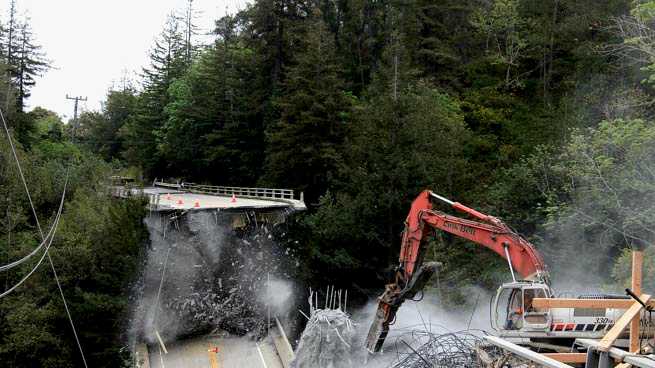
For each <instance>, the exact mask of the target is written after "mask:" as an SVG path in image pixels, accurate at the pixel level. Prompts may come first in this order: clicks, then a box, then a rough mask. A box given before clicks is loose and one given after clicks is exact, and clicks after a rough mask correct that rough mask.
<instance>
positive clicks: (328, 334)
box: [291, 309, 355, 368]
mask: <svg viewBox="0 0 655 368" xmlns="http://www.w3.org/2000/svg"><path fill="white" fill-rule="evenodd" d="M354 335H355V329H354V326H353V322H352V321H351V320H350V317H349V316H348V315H347V314H346V313H345V312H343V311H342V310H340V309H316V310H314V312H313V313H312V315H311V317H310V320H309V321H308V322H307V327H305V330H304V331H303V333H302V335H301V337H300V343H299V344H298V349H297V351H296V358H295V360H294V361H293V363H292V364H291V367H292V368H347V367H353V366H354V364H353V361H352V360H353V358H352V346H353V340H354Z"/></svg>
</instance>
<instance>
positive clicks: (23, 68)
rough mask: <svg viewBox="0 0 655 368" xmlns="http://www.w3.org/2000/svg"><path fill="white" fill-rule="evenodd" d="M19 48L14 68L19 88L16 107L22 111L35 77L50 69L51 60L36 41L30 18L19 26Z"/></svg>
mask: <svg viewBox="0 0 655 368" xmlns="http://www.w3.org/2000/svg"><path fill="white" fill-rule="evenodd" d="M18 31H19V33H18V36H17V39H18V49H17V50H16V58H15V60H16V65H14V66H13V68H12V69H13V70H14V85H15V87H16V89H17V90H18V96H17V97H16V108H17V109H18V110H19V111H22V110H23V108H24V106H25V100H26V99H27V98H29V97H30V89H31V88H32V87H33V86H34V84H35V83H36V82H35V80H34V78H35V77H37V76H40V75H41V74H42V73H43V72H45V71H46V70H48V68H49V62H48V61H47V60H46V58H45V54H44V53H43V52H42V50H41V46H39V45H37V44H36V43H35V41H34V34H33V33H32V29H31V27H30V24H29V19H25V21H24V22H23V23H21V24H20V26H19V28H18Z"/></svg>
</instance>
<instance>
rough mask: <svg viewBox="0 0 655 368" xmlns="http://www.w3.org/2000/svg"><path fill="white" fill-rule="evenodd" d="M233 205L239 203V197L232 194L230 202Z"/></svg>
mask: <svg viewBox="0 0 655 368" xmlns="http://www.w3.org/2000/svg"><path fill="white" fill-rule="evenodd" d="M230 202H232V203H237V196H236V195H234V193H232V199H231V200H230Z"/></svg>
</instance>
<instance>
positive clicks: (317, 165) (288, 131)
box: [265, 18, 355, 203]
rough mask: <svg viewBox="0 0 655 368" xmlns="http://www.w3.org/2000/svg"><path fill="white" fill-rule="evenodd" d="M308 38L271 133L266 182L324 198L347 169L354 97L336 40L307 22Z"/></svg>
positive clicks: (319, 23) (289, 76)
mask: <svg viewBox="0 0 655 368" xmlns="http://www.w3.org/2000/svg"><path fill="white" fill-rule="evenodd" d="M306 26H307V30H311V32H309V31H308V32H307V33H308V35H307V37H305V39H304V40H302V41H300V42H303V43H304V45H303V46H302V48H303V50H304V51H303V52H302V53H300V54H299V55H298V56H297V58H296V64H295V65H293V66H292V67H289V68H288V70H287V73H286V81H285V82H284V84H283V87H282V88H283V94H282V96H280V97H279V98H277V99H276V100H275V102H274V103H275V105H276V107H277V109H278V110H279V111H280V119H279V120H278V121H277V122H276V123H275V124H272V125H271V126H269V127H268V129H267V146H268V150H267V152H266V153H267V156H266V173H265V178H266V179H265V180H267V181H269V182H271V183H273V184H274V185H278V186H287V187H291V188H294V189H297V190H300V191H302V192H304V193H305V198H306V199H307V201H309V203H314V202H315V201H316V200H317V199H318V197H319V196H320V195H322V194H324V192H325V190H326V189H327V186H328V183H329V182H330V181H331V180H332V179H333V178H334V177H335V176H336V171H337V167H338V165H339V164H340V163H341V154H340V151H341V148H342V142H343V139H344V136H345V133H346V131H347V129H348V126H349V123H350V115H351V106H352V105H353V104H354V103H355V99H354V97H353V96H352V94H350V93H348V92H346V91H344V88H345V83H344V81H343V79H342V78H341V76H340V73H339V65H338V60H337V55H336V50H335V47H334V39H333V36H332V35H331V34H330V33H329V32H328V30H327V27H326V26H325V24H324V23H323V21H322V20H321V19H320V18H319V19H310V20H307V25H306Z"/></svg>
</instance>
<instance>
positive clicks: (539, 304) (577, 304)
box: [532, 294, 639, 309]
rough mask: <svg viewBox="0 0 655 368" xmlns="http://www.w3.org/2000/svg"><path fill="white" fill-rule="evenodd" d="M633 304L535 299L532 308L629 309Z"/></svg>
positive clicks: (631, 301) (614, 300) (611, 300)
mask: <svg viewBox="0 0 655 368" xmlns="http://www.w3.org/2000/svg"><path fill="white" fill-rule="evenodd" d="M637 295H639V294H637ZM633 302H634V300H632V299H572V298H534V299H533V300H532V306H534V307H535V308H591V309H604V308H614V309H628V308H630V306H631V305H632V304H633Z"/></svg>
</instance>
